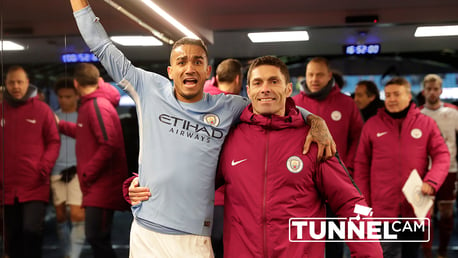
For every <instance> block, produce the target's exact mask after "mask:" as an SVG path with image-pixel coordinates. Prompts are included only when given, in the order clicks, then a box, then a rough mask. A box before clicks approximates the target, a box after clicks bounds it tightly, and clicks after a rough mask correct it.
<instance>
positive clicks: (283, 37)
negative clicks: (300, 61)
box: [248, 30, 309, 43]
mask: <svg viewBox="0 0 458 258" xmlns="http://www.w3.org/2000/svg"><path fill="white" fill-rule="evenodd" d="M248 37H249V38H250V40H251V42H253V43H263V42H288V41H307V40H309V34H308V33H307V31H305V30H303V31H272V32H254V33H248Z"/></svg>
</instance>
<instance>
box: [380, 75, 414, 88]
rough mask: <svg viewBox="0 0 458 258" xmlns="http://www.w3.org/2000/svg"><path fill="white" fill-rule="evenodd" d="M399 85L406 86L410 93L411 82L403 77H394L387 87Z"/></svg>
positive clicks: (387, 83)
mask: <svg viewBox="0 0 458 258" xmlns="http://www.w3.org/2000/svg"><path fill="white" fill-rule="evenodd" d="M392 84H397V85H402V86H405V87H406V88H407V89H408V90H409V91H410V87H411V86H410V82H409V81H408V80H406V79H405V78H403V77H393V78H391V79H390V80H389V81H387V82H386V83H385V87H386V86H388V85H392Z"/></svg>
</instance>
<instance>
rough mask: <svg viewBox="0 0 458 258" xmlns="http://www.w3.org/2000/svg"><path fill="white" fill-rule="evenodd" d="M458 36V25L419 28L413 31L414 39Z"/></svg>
mask: <svg viewBox="0 0 458 258" xmlns="http://www.w3.org/2000/svg"><path fill="white" fill-rule="evenodd" d="M440 36H458V25H450V26H420V27H417V29H416V30H415V37H440Z"/></svg>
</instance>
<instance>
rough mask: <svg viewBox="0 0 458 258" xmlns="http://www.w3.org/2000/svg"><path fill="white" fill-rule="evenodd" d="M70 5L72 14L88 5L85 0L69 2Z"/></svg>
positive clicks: (71, 0)
mask: <svg viewBox="0 0 458 258" xmlns="http://www.w3.org/2000/svg"><path fill="white" fill-rule="evenodd" d="M70 3H71V4H72V9H73V11H74V12H76V11H78V10H81V9H83V8H84V7H86V6H88V5H89V3H88V1H87V0H70Z"/></svg>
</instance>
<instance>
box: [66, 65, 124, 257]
mask: <svg viewBox="0 0 458 258" xmlns="http://www.w3.org/2000/svg"><path fill="white" fill-rule="evenodd" d="M99 76H100V75H99V70H98V69H97V67H95V66H94V65H92V64H79V65H78V66H77V67H76V68H75V73H74V85H75V87H76V89H77V90H78V93H79V94H80V96H81V97H80V100H81V106H80V108H79V110H78V119H77V123H76V124H74V123H70V122H67V121H63V120H61V121H60V122H59V128H60V129H61V130H62V133H64V134H66V135H68V136H71V137H74V138H75V140H76V160H77V173H78V178H79V180H80V186H81V191H82V192H83V207H84V208H85V217H86V227H85V232H86V239H87V240H88V242H89V243H90V244H91V247H92V250H93V252H94V257H96V258H97V257H100V258H110V257H116V255H115V253H114V251H113V248H112V246H111V224H112V220H113V213H114V211H115V210H126V209H128V205H127V203H126V202H124V201H123V196H122V182H123V181H124V180H125V179H126V178H127V161H126V155H125V151H124V139H123V135H122V129H121V122H120V120H119V116H118V113H117V112H116V109H115V106H117V105H118V103H119V99H120V94H119V92H118V91H117V90H116V89H115V88H114V87H113V86H111V85H106V83H104V82H103V81H100V80H99Z"/></svg>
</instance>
